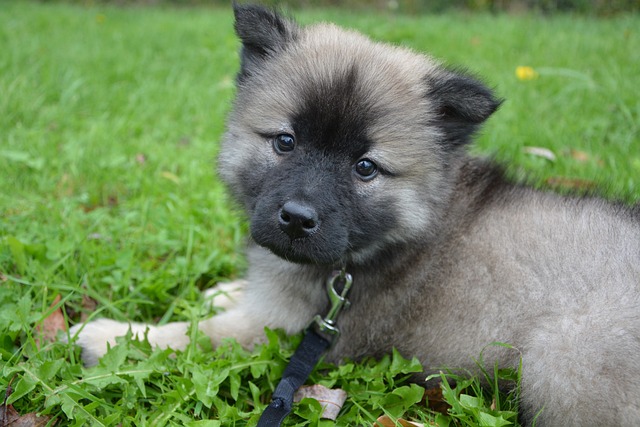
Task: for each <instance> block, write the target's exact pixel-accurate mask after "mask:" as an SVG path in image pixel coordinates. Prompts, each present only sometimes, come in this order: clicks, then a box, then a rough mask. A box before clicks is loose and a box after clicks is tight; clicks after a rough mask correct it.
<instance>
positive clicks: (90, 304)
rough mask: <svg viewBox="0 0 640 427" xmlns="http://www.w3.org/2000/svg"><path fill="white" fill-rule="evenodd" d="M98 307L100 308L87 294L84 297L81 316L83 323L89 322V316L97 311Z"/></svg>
mask: <svg viewBox="0 0 640 427" xmlns="http://www.w3.org/2000/svg"><path fill="white" fill-rule="evenodd" d="M96 307H98V303H97V302H96V300H94V299H93V298H91V297H90V296H88V295H86V294H83V295H82V314H81V315H80V320H81V321H82V323H84V322H86V321H87V320H89V315H90V314H91V313H93V312H94V311H96Z"/></svg>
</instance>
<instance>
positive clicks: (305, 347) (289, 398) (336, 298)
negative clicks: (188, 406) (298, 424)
mask: <svg viewBox="0 0 640 427" xmlns="http://www.w3.org/2000/svg"><path fill="white" fill-rule="evenodd" d="M352 283H353V279H352V278H351V275H350V274H349V273H347V272H345V271H344V269H343V270H341V271H334V272H333V273H331V276H329V279H328V280H327V293H328V294H329V301H330V303H331V308H330V309H329V312H328V313H327V315H326V316H325V317H322V316H320V315H317V316H316V317H315V318H314V319H313V322H311V325H309V327H308V328H307V330H306V331H305V334H304V338H303V339H302V342H301V343H300V345H299V346H298V348H297V349H296V351H295V353H294V354H293V356H292V357H291V360H290V361H289V364H288V365H287V367H286V368H285V370H284V373H283V374H282V379H281V380H280V383H278V386H277V387H276V389H275V391H274V392H273V395H272V397H271V403H270V404H269V406H267V408H266V409H265V410H264V412H263V413H262V416H260V420H259V421H258V427H278V426H280V424H281V423H282V421H283V420H284V419H285V418H286V417H287V415H289V413H290V412H291V407H292V406H293V394H294V393H295V392H296V390H297V389H298V388H299V387H300V386H301V385H302V384H304V382H305V381H306V380H307V378H308V377H309V374H311V371H313V368H314V367H315V366H316V364H317V363H318V360H320V357H321V356H322V354H323V353H324V352H325V351H326V350H327V348H329V347H330V346H331V345H333V343H334V342H335V340H336V339H337V338H338V336H339V335H340V330H339V329H338V328H337V326H336V320H337V318H338V315H339V314H340V311H341V310H342V308H343V307H348V306H349V301H348V300H347V295H348V294H349V289H350V288H351V284H352ZM336 286H338V287H341V288H342V289H340V290H338V289H337V287H336Z"/></svg>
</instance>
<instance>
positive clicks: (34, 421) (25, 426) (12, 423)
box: [0, 388, 55, 427]
mask: <svg viewBox="0 0 640 427" xmlns="http://www.w3.org/2000/svg"><path fill="white" fill-rule="evenodd" d="M10 394H11V388H9V389H8V390H7V398H8V397H9V395H10ZM5 401H6V399H5ZM51 418H52V417H51V416H46V415H42V416H39V415H37V414H36V413H34V412H31V413H29V414H25V415H22V416H21V415H20V414H19V413H18V411H16V409H15V408H14V407H13V405H7V404H2V405H0V426H3V427H5V426H6V427H41V426H46V425H47V423H48V422H49V420H51ZM54 424H55V423H54Z"/></svg>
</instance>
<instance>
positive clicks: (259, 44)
mask: <svg viewBox="0 0 640 427" xmlns="http://www.w3.org/2000/svg"><path fill="white" fill-rule="evenodd" d="M233 13H234V15H235V19H236V22H235V29H236V34H237V35H238V37H239V38H240V40H241V41H242V52H241V55H240V74H239V76H238V77H239V78H240V79H242V77H246V76H249V75H251V74H252V72H253V70H255V69H256V68H257V67H260V66H261V64H262V63H263V62H264V61H266V60H268V59H269V58H270V57H273V56H275V55H277V54H278V52H281V51H282V50H284V49H285V47H286V46H287V44H289V43H291V42H292V41H294V40H295V39H296V38H297V36H298V32H299V27H298V25H297V24H296V23H295V22H293V21H291V20H289V19H286V18H283V17H282V16H280V15H279V14H278V13H277V12H275V11H273V10H270V9H267V8H265V7H262V6H257V5H240V4H237V3H235V2H234V4H233Z"/></svg>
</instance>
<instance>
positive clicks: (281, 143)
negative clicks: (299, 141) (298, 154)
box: [273, 133, 296, 154]
mask: <svg viewBox="0 0 640 427" xmlns="http://www.w3.org/2000/svg"><path fill="white" fill-rule="evenodd" d="M295 146H296V140H295V139H294V138H293V136H292V135H289V134H288V133H281V134H280V135H276V137H275V138H273V149H274V150H276V153H278V154H284V153H288V152H290V151H293V149H294V148H295Z"/></svg>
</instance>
